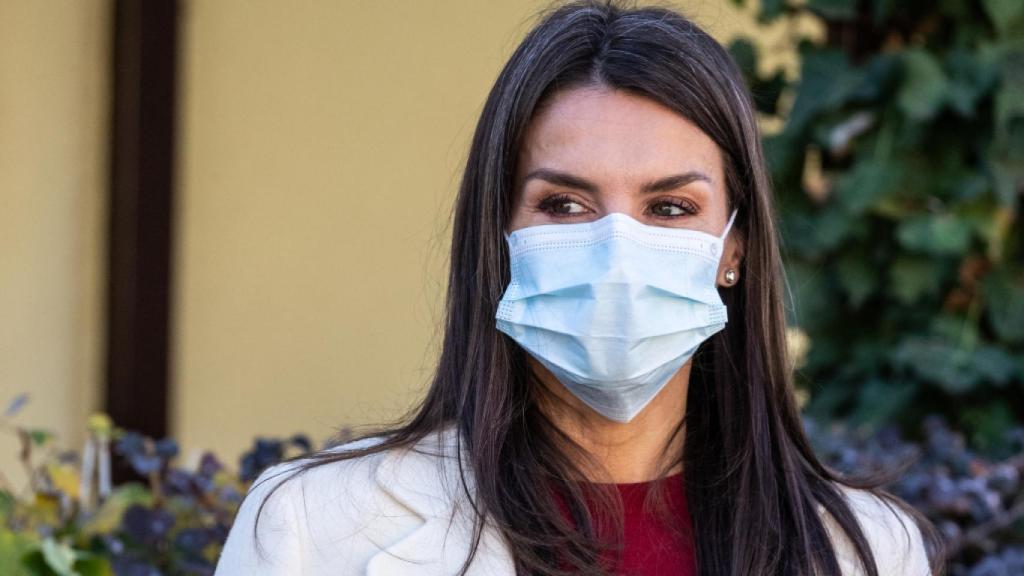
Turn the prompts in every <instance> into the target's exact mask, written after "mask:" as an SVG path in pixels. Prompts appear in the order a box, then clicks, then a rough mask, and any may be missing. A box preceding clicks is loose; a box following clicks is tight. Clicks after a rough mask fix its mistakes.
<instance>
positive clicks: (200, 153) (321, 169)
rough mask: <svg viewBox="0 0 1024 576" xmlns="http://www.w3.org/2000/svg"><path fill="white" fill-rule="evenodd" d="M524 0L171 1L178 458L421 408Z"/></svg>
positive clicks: (709, 4) (720, 7)
mask: <svg viewBox="0 0 1024 576" xmlns="http://www.w3.org/2000/svg"><path fill="white" fill-rule="evenodd" d="M544 4H545V3H542V2H537V1H528V0H518V1H505V2H494V1H488V2H480V1H477V0H457V1H456V0H449V1H444V2H420V1H403V2H336V1H328V0H322V1H309V0H306V1H301V2H287V3H286V2H278V1H273V0H262V1H243V0H216V1H213V0H192V1H191V2H189V3H188V6H187V9H186V10H185V22H184V30H185V37H184V47H185V52H184V59H183V68H182V70H183V75H184V77H183V86H184V88H183V93H182V98H183V101H182V104H183V107H182V109H183V111H184V116H183V121H182V128H183V131H182V138H183V139H182V142H181V143H182V146H183V151H182V156H181V159H182V160H181V161H182V164H181V166H180V174H181V178H180V183H181V206H180V207H181V213H180V215H179V217H178V222H179V226H180V228H179V249H178V258H179V260H178V269H177V270H178V271H177V274H178V276H177V279H178V285H177V287H176V294H177V303H176V308H175V310H176V311H177V318H176V325H175V331H176V332H175V333H176V361H175V363H174V365H175V367H176V374H175V375H174V377H175V382H176V396H175V398H174V413H175V414H176V420H175V426H174V428H175V433H176V434H177V435H178V436H179V437H180V438H181V440H182V441H183V444H184V445H185V447H186V450H187V452H192V454H191V457H193V458H194V457H195V454H194V450H196V449H198V448H200V447H210V448H213V449H215V450H217V452H218V453H220V454H223V455H224V456H226V457H228V458H234V457H235V456H236V455H238V454H239V453H240V451H241V450H242V449H243V448H244V447H245V446H246V445H247V444H248V443H249V442H250V441H251V439H252V437H253V436H254V435H256V434H265V435H287V434H291V433H294V432H296V431H303V432H308V433H310V434H312V435H313V437H314V438H316V439H318V440H319V439H324V438H326V437H327V436H329V435H330V433H331V432H332V430H333V427H335V426H339V425H343V424H366V423H375V422H381V421H384V420H388V419H390V418H393V417H396V416H397V415H398V414H399V413H400V412H401V411H402V410H404V409H405V408H407V407H408V406H410V404H411V403H412V402H413V401H414V400H415V399H417V398H418V397H420V395H421V394H422V393H423V390H424V387H425V385H426V383H427V380H428V378H429V375H430V369H431V365H432V361H433V358H434V349H433V347H432V344H433V343H436V336H437V335H436V334H435V327H436V326H437V325H438V322H439V319H440V316H439V313H440V295H441V292H442V288H443V269H444V253H445V250H446V249H447V243H446V241H447V233H446V228H445V226H446V225H447V220H448V212H447V210H448V209H449V206H450V201H451V199H452V197H453V195H454V192H455V190H456V187H457V185H458V178H459V171H460V168H461V165H462V163H463V161H464V156H465V152H466V148H467V145H468V139H469V137H470V136H471V134H472V130H473V125H474V122H475V121H476V116H477V114H478V113H479V110H480V108H481V106H482V103H483V100H484V98H485V96H486V92H487V90H488V89H489V87H490V85H491V83H492V82H493V80H494V78H495V77H496V75H497V73H498V71H499V69H500V67H501V65H502V64H503V63H504V61H505V59H506V58H507V56H508V55H509V54H510V53H511V51H512V50H513V49H514V47H515V45H516V44H517V43H518V42H519V40H520V39H521V38H522V36H523V35H524V34H525V32H526V31H527V30H528V29H529V27H530V26H531V25H532V24H533V19H532V17H531V16H532V13H533V12H534V11H535V10H536V9H537V8H539V7H541V6H543V5H544ZM678 5H679V6H680V7H681V8H683V9H684V10H686V11H687V13H689V14H690V15H691V16H693V17H694V18H696V19H697V21H698V22H700V23H702V24H704V25H705V26H706V27H707V28H708V30H709V31H710V32H712V33H713V34H715V35H716V36H717V37H719V38H720V39H726V38H729V37H730V36H731V35H733V34H735V33H736V32H737V31H742V30H749V29H750V28H751V22H752V21H751V19H750V17H749V16H745V15H738V14H737V12H736V11H735V10H734V9H733V8H732V6H731V3H730V2H729V1H728V0H716V1H704V2H684V3H678ZM785 33H786V30H785V29H784V28H783V27H781V26H779V27H776V28H775V29H774V30H773V31H772V33H770V34H768V35H762V36H761V40H762V42H764V43H766V44H767V45H769V46H771V47H772V51H773V59H772V61H769V62H767V64H768V65H775V64H779V63H787V62H790V61H791V53H790V54H789V60H787V55H786V53H785V52H786V51H785V50H784V49H782V50H780V49H779V48H780V47H784V46H785V45H786V43H785V39H784V36H785Z"/></svg>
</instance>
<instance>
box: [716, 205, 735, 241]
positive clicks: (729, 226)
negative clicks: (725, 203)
mask: <svg viewBox="0 0 1024 576" xmlns="http://www.w3.org/2000/svg"><path fill="white" fill-rule="evenodd" d="M739 210H740V209H739V208H733V209H732V214H731V215H730V216H729V222H728V223H727V224H726V225H725V232H722V235H721V236H719V237H718V238H719V239H720V240H721V241H722V242H723V243H724V242H725V237H726V236H727V235H728V234H729V229H730V228H732V223H733V220H735V219H736V214H737V213H738V212H739Z"/></svg>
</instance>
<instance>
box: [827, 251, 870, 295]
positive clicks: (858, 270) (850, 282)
mask: <svg viewBox="0 0 1024 576" xmlns="http://www.w3.org/2000/svg"><path fill="white" fill-rule="evenodd" d="M836 272H837V273H838V274H839V283H840V284H841V285H842V286H843V289H844V290H845V291H846V294H847V295H848V296H849V297H850V305H851V306H853V307H854V308H860V305H861V304H863V303H864V301H865V300H867V299H868V297H869V296H871V293H872V292H874V290H875V286H877V285H878V269H877V268H876V267H875V266H872V265H870V264H869V263H868V261H867V259H866V258H864V256H863V255H861V254H856V253H846V254H844V255H843V256H841V257H840V258H839V261H838V262H837V263H836Z"/></svg>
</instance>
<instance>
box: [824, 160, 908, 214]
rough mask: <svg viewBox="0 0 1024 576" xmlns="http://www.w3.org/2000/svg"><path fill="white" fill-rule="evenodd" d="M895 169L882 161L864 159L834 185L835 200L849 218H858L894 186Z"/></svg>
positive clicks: (896, 179) (895, 179)
mask: <svg viewBox="0 0 1024 576" xmlns="http://www.w3.org/2000/svg"><path fill="white" fill-rule="evenodd" d="M898 178H899V172H898V170H897V167H896V166H895V165H893V164H890V163H888V162H885V161H882V160H876V159H874V158H872V157H866V158H864V159H862V160H860V161H859V162H857V163H856V164H855V165H854V167H853V169H852V170H851V171H850V172H847V173H846V174H844V175H843V176H841V177H840V178H839V180H838V183H837V184H836V198H837V199H838V200H839V202H840V203H842V205H843V207H844V208H846V210H847V212H849V213H850V215H851V216H859V215H861V214H863V213H864V212H866V211H867V210H868V209H869V208H871V207H872V206H873V205H875V204H876V203H877V202H878V200H879V199H880V198H881V197H882V196H883V195H884V194H885V193H886V192H887V191H888V190H891V189H893V188H894V187H895V186H896V182H897V181H898Z"/></svg>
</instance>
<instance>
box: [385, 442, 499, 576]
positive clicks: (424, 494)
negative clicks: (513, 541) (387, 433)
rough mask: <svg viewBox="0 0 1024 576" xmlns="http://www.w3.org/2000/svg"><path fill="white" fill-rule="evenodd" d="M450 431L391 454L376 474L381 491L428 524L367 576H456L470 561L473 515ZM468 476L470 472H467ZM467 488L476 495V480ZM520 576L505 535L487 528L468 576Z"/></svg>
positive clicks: (388, 550) (400, 542) (396, 546)
mask: <svg viewBox="0 0 1024 576" xmlns="http://www.w3.org/2000/svg"><path fill="white" fill-rule="evenodd" d="M457 434H458V430H457V428H455V427H454V426H449V427H448V428H445V429H444V430H442V431H440V432H439V433H438V434H437V435H432V436H428V437H427V438H425V439H424V440H422V441H421V442H419V443H418V444H417V445H416V446H415V447H414V448H413V449H411V450H394V451H389V452H387V453H385V456H384V458H382V459H381V461H380V463H379V465H378V467H377V469H376V481H377V483H378V484H379V487H380V489H381V490H383V491H385V492H387V493H388V494H390V495H391V496H392V497H393V498H394V499H395V500H397V501H398V502H399V503H401V504H402V505H403V506H405V507H407V508H408V509H409V510H411V511H412V512H413V513H415V514H416V515H417V516H419V517H420V518H422V519H423V521H424V522H423V524H422V525H420V526H419V527H418V528H416V529H415V530H413V531H412V532H411V533H409V534H407V535H405V537H403V538H402V539H400V540H398V541H397V542H395V543H394V544H392V545H391V546H388V547H387V548H385V549H383V550H381V551H380V552H379V553H377V554H376V555H374V556H373V558H371V559H370V561H369V563H368V564H367V567H366V574H367V576H393V575H396V574H403V575H410V576H452V575H454V574H457V573H458V571H459V569H460V568H461V567H462V564H463V562H464V561H465V560H466V558H467V557H468V556H469V552H470V548H471V544H472V539H473V510H472V507H471V506H470V504H469V502H468V501H467V500H466V496H465V492H464V489H463V487H462V480H461V478H460V475H459V463H458V455H457V454H456V449H457V447H456V439H457ZM467 470H468V469H467ZM466 483H467V485H468V487H469V490H470V491H471V493H472V490H473V489H474V486H473V482H472V478H471V476H470V474H469V473H468V471H467V477H466ZM513 574H515V568H514V563H513V561H512V558H511V556H510V554H509V552H508V549H507V547H506V546H505V544H504V540H503V538H502V536H501V534H500V533H499V532H498V531H497V530H496V529H495V527H494V526H493V525H492V524H490V523H487V524H485V527H484V532H483V534H482V535H481V539H480V547H479V549H478V550H477V553H476V557H474V559H473V564H472V565H471V567H470V569H469V571H468V573H467V576H470V575H475V576H483V575H487V576H504V575H509V576H511V575H513Z"/></svg>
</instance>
